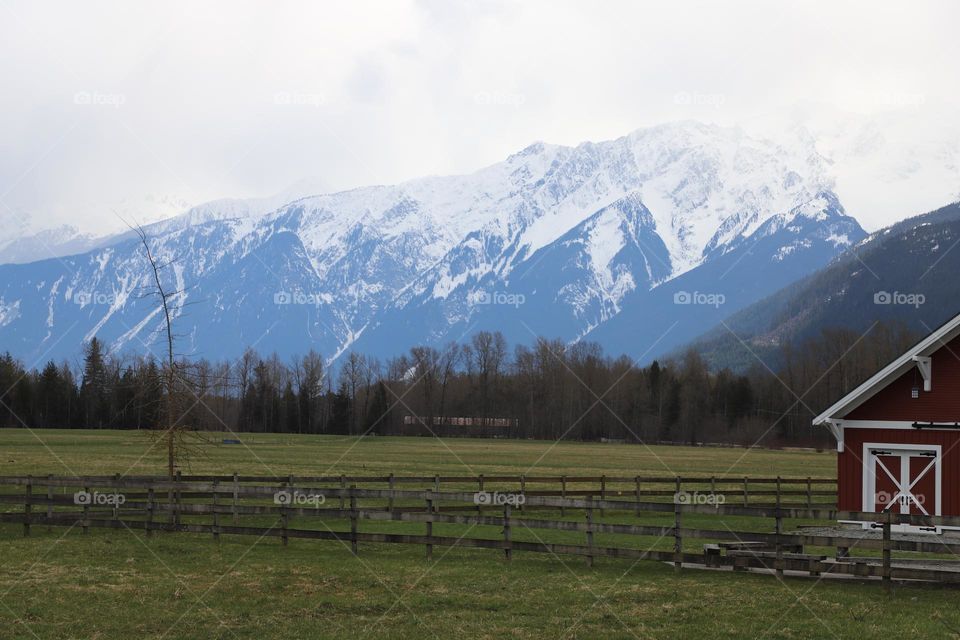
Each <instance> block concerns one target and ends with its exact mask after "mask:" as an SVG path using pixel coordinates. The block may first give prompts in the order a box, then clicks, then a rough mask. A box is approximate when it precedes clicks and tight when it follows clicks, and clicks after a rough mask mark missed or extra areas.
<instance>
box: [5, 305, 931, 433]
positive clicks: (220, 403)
mask: <svg viewBox="0 0 960 640" xmlns="http://www.w3.org/2000/svg"><path fill="white" fill-rule="evenodd" d="M915 337H916V336H914V335H912V334H911V333H910V332H909V331H908V330H907V329H905V328H904V327H903V326H899V325H883V324H879V325H876V326H875V327H874V328H873V330H871V331H870V332H869V333H868V334H867V335H866V336H861V335H860V334H858V333H855V332H852V331H847V330H843V329H836V330H829V331H825V332H824V333H823V334H821V335H820V336H819V337H817V338H816V339H813V340H810V341H808V342H807V343H806V344H804V345H802V346H801V347H799V348H789V347H788V348H784V349H783V351H782V353H781V354H780V358H779V359H780V362H781V364H780V365H779V366H777V367H775V368H768V367H767V366H766V365H765V364H763V363H761V362H759V361H757V363H756V365H755V366H753V367H752V368H751V369H750V370H749V371H746V372H743V373H734V372H732V371H729V370H721V371H711V370H709V368H708V366H707V365H706V363H705V362H704V360H703V359H702V358H701V357H700V356H699V355H698V354H697V353H695V352H693V351H690V352H688V353H686V354H685V355H683V356H682V357H679V358H676V359H671V360H668V361H664V362H653V363H652V364H651V365H649V366H646V367H638V366H636V365H635V364H634V363H633V362H632V361H631V360H630V359H628V358H627V357H619V358H613V357H610V356H607V355H605V354H604V353H603V351H602V349H601V348H600V347H599V346H598V345H596V344H592V343H588V342H585V343H578V344H574V345H567V344H564V343H563V342H561V341H559V340H554V341H550V340H543V339H541V340H538V341H537V342H536V343H535V344H533V345H517V346H515V347H513V348H512V349H511V348H510V347H509V346H508V345H507V343H506V341H505V340H504V338H503V336H502V335H500V334H499V333H496V332H494V333H490V332H479V333H477V334H475V335H474V336H472V338H471V339H470V340H468V341H466V342H465V343H459V344H458V343H451V344H448V345H446V346H444V347H443V348H440V349H437V348H433V347H424V346H420V347H415V348H413V349H411V350H410V351H409V353H407V354H405V355H402V356H400V357H396V358H392V359H389V360H387V361H385V362H381V361H380V360H378V359H376V358H370V357H368V356H365V355H363V354H359V353H349V354H346V355H344V356H343V357H342V358H341V359H340V360H339V361H338V362H337V364H336V366H335V367H334V368H333V369H329V370H328V369H327V367H326V366H325V364H324V360H323V358H322V357H321V356H320V354H317V353H315V352H313V351H311V352H308V353H307V354H306V355H305V356H302V357H298V358H294V359H292V360H290V361H282V360H281V359H280V358H278V357H277V356H275V355H273V356H269V357H263V356H261V355H258V354H257V353H256V352H254V351H253V350H248V351H247V352H246V353H245V354H243V356H242V357H241V358H240V359H239V360H237V361H235V362H218V363H213V362H209V361H207V360H197V361H186V360H185V361H182V362H180V363H179V364H178V366H177V368H176V370H177V372H178V374H177V375H178V376H179V377H180V378H181V380H180V387H179V388H181V389H182V391H181V392H180V393H181V394H182V397H181V398H180V399H179V403H178V406H179V407H181V408H182V416H181V417H180V423H181V424H183V425H185V426H186V427H188V428H191V429H197V430H204V431H238V432H283V433H317V434H352V435H360V434H380V435H394V434H409V435H413V434H416V435H430V434H431V433H437V434H441V435H456V434H462V435H504V436H509V437H519V438H539V439H548V440H554V439H558V438H564V439H570V440H601V439H611V440H625V441H644V442H648V443H649V442H680V443H702V442H719V443H741V444H754V443H761V444H764V445H774V446H776V445H788V444H794V445H801V444H802V445H816V446H829V444H830V438H829V436H828V434H826V433H825V432H823V431H821V430H814V429H813V428H812V427H811V426H810V421H811V419H812V418H813V417H814V415H815V414H816V412H818V411H820V410H822V409H823V408H825V407H826V406H828V405H829V404H831V403H832V402H834V401H835V400H836V399H838V398H839V397H840V396H842V395H843V394H845V393H847V392H848V391H850V390H851V389H852V388H854V387H855V386H856V385H857V384H859V383H860V382H861V381H863V380H864V379H866V377H868V376H869V375H872V374H873V373H874V372H876V371H877V370H879V369H880V368H881V367H882V366H884V365H885V364H886V363H887V362H889V361H890V360H892V359H893V358H894V357H896V356H897V355H899V354H900V353H902V352H903V351H904V350H906V349H907V348H908V347H909V346H910V344H912V343H913V342H914V340H915ZM162 375H163V373H162V364H160V363H157V362H156V361H154V360H153V359H151V358H144V357H131V356H120V355H114V354H107V353H106V352H105V350H104V348H103V345H102V343H100V341H98V340H97V339H93V340H91V341H90V342H89V343H88V344H87V345H86V347H85V351H84V356H83V359H82V361H81V362H79V363H77V364H76V365H75V366H71V365H70V364H69V363H59V364H58V363H54V362H49V363H47V364H46V365H45V366H43V367H42V368H40V369H38V370H29V371H28V370H26V369H25V368H24V365H23V364H22V363H21V362H19V361H17V360H16V359H14V358H12V357H11V356H10V355H9V354H7V355H4V356H2V357H0V394H2V395H0V427H13V428H16V427H29V428H45V427H57V428H71V427H72V428H93V429H99V428H103V429H106V428H110V429H154V428H157V427H158V426H159V424H160V422H161V416H160V408H161V405H162V394H163V383H162ZM409 416H417V419H416V420H413V421H412V422H413V423H414V424H412V425H411V424H405V422H407V423H409V422H411V420H410V419H409V418H407V420H406V421H405V420H404V418H405V417H409ZM441 416H443V417H454V416H455V417H471V418H481V419H483V418H512V419H515V421H516V422H515V423H513V422H511V424H513V425H515V426H511V427H509V428H502V429H500V430H497V429H496V428H494V429H492V430H491V429H486V430H484V431H482V432H476V431H475V430H471V428H468V427H452V426H449V425H440V426H437V425H434V421H433V420H432V418H434V417H441ZM438 422H439V420H438ZM446 422H449V421H446Z"/></svg>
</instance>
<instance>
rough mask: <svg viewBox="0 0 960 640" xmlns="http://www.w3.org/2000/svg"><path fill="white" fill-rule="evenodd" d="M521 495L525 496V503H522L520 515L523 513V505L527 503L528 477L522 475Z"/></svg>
mask: <svg viewBox="0 0 960 640" xmlns="http://www.w3.org/2000/svg"><path fill="white" fill-rule="evenodd" d="M520 495H522V496H523V502H521V503H520V513H523V503H524V502H526V501H527V476H526V474H524V473H521V474H520Z"/></svg>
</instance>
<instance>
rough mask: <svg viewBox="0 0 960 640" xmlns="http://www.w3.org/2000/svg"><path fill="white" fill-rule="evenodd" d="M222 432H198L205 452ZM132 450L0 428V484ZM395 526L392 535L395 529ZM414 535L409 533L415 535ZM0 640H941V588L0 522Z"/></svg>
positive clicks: (787, 459) (945, 615) (228, 451)
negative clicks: (911, 638)
mask: <svg viewBox="0 0 960 640" xmlns="http://www.w3.org/2000/svg"><path fill="white" fill-rule="evenodd" d="M221 437H222V436H220V435H218V434H212V435H211V439H212V440H214V441H216V442H218V441H219V440H220V438H221ZM242 440H243V441H244V444H243V445H223V444H213V443H211V444H209V445H204V446H202V447H200V450H199V451H197V452H196V454H195V455H194V456H193V457H192V458H191V460H190V462H189V465H188V466H185V467H184V469H183V471H184V473H185V474H187V473H189V474H230V473H233V472H239V473H242V474H257V475H275V476H279V475H288V474H293V475H301V476H306V475H338V474H354V475H375V474H390V473H394V474H397V475H417V474H419V475H433V474H445V475H460V476H463V475H478V474H485V475H496V474H500V475H505V474H530V475H541V476H543V475H564V474H566V475H601V474H607V475H620V476H626V475H634V474H638V475H670V474H674V473H681V474H697V475H716V476H717V477H718V478H722V477H734V478H739V477H742V476H745V475H750V476H765V477H769V476H775V475H783V476H794V477H798V476H799V477H803V476H810V475H812V476H820V477H828V476H832V475H833V473H834V464H835V458H834V455H833V454H832V453H831V452H824V453H815V452H805V451H780V452H776V451H765V450H752V451H746V450H743V449H718V448H691V447H649V448H648V447H644V446H640V445H627V444H583V443H560V444H554V443H549V442H530V441H524V442H516V441H497V440H461V439H447V440H443V441H440V440H436V439H432V438H406V439H402V438H364V439H360V440H358V439H355V438H344V437H320V436H290V435H275V434H274V435H266V434H244V435H243V436H242ZM163 469H164V459H163V456H162V452H161V451H160V450H159V447H154V446H152V445H151V442H150V440H149V439H148V438H147V437H146V435H145V434H142V433H136V432H110V431H72V430H59V431H37V432H34V433H33V434H31V433H30V432H27V431H22V430H14V431H0V475H23V474H33V475H38V476H39V475H45V474H48V473H49V474H57V475H97V474H101V475H109V474H114V473H121V474H130V475H137V474H160V473H162V472H163ZM404 526H406V525H405V523H404V524H401V523H397V524H396V527H397V530H398V531H400V530H402V528H403V527H404ZM420 526H421V527H422V525H420ZM0 544H2V549H3V553H2V556H0V637H3V638H6V637H11V638H21V637H22V638H64V637H72V638H88V637H96V638H115V637H116V638H126V637H146V638H160V637H166V638H272V637H337V638H344V637H347V638H353V637H356V638H365V637H375V638H376V637H383V638H397V637H411V638H421V637H438V638H446V637H450V636H454V635H458V636H462V637H481V638H502V637H513V638H539V637H558V638H563V637H566V638H593V637H610V638H667V637H685V638H686V637H711V638H713V637H728V638H734V637H769V638H821V637H823V638H833V637H841V638H844V637H858V638H859V637H879V636H880V635H881V634H883V635H884V636H886V635H889V634H890V633H897V632H902V633H908V634H913V635H922V636H925V637H953V636H955V634H956V631H955V629H960V615H958V614H956V608H955V606H953V603H954V602H955V601H956V595H957V594H956V591H955V590H951V589H949V588H945V587H942V586H940V587H930V586H919V585H918V586H897V587H896V588H895V590H894V592H893V594H892V595H889V596H888V595H886V594H885V593H884V592H883V590H882V589H881V587H880V586H879V584H878V583H876V582H872V583H867V582H859V581H853V580H838V579H833V578H827V579H824V580H820V581H816V580H812V579H799V578H790V577H788V578H785V579H783V580H781V579H778V578H776V577H774V576H770V575H754V574H731V573H729V572H716V571H706V570H695V569H684V570H683V571H681V572H679V573H677V572H675V571H674V569H673V568H672V567H671V566H669V565H667V564H662V563H657V562H650V561H645V562H636V561H633V560H627V559H615V560H614V559H599V560H597V562H596V563H595V565H594V566H593V567H592V568H588V567H587V566H586V565H585V564H584V563H583V562H582V561H581V560H579V559H577V558H570V557H565V556H558V557H552V556H549V555H544V554H526V553H523V552H518V553H515V554H514V557H513V560H512V562H510V563H506V562H503V561H502V560H501V558H500V557H499V556H498V555H497V552H496V551H491V550H483V549H458V548H438V549H437V550H436V551H435V552H434V554H433V558H432V560H429V561H428V560H426V559H425V558H424V553H423V548H422V547H420V548H417V547H414V546H401V545H386V544H384V545H374V544H371V545H364V547H363V549H362V552H361V553H360V554H359V555H358V556H357V557H354V556H352V555H351V554H350V553H349V550H347V549H344V547H343V545H342V543H339V542H336V541H314V540H292V541H291V542H290V544H289V546H287V547H282V546H281V545H280V542H279V541H278V540H277V539H276V538H263V539H250V538H247V537H240V536H230V535H224V536H221V538H220V541H219V542H214V541H213V540H211V538H210V537H209V536H204V535H193V534H169V535H168V534H165V533H159V534H157V535H154V536H153V537H151V538H149V539H147V538H146V537H145V536H144V535H143V533H142V532H141V531H133V530H103V529H91V530H90V532H89V534H87V535H83V534H81V532H80V531H78V530H75V529H67V528H56V527H54V528H50V527H45V526H43V525H37V526H34V527H33V530H32V532H31V536H30V537H28V538H25V537H22V527H20V526H19V525H14V524H6V525H0Z"/></svg>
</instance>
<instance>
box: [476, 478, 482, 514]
mask: <svg viewBox="0 0 960 640" xmlns="http://www.w3.org/2000/svg"><path fill="white" fill-rule="evenodd" d="M477 493H478V494H480V493H483V474H482V473H481V474H480V475H479V476H477ZM476 503H477V515H481V514H482V513H483V505H482V503H483V500H480V499H479V496H478V499H477V500H476Z"/></svg>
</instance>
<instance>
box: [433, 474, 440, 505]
mask: <svg viewBox="0 0 960 640" xmlns="http://www.w3.org/2000/svg"><path fill="white" fill-rule="evenodd" d="M433 492H434V493H436V494H439V493H440V476H438V475H434V476H433ZM439 506H440V505H438V504H436V503H434V505H433V509H434V511H439Z"/></svg>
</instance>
